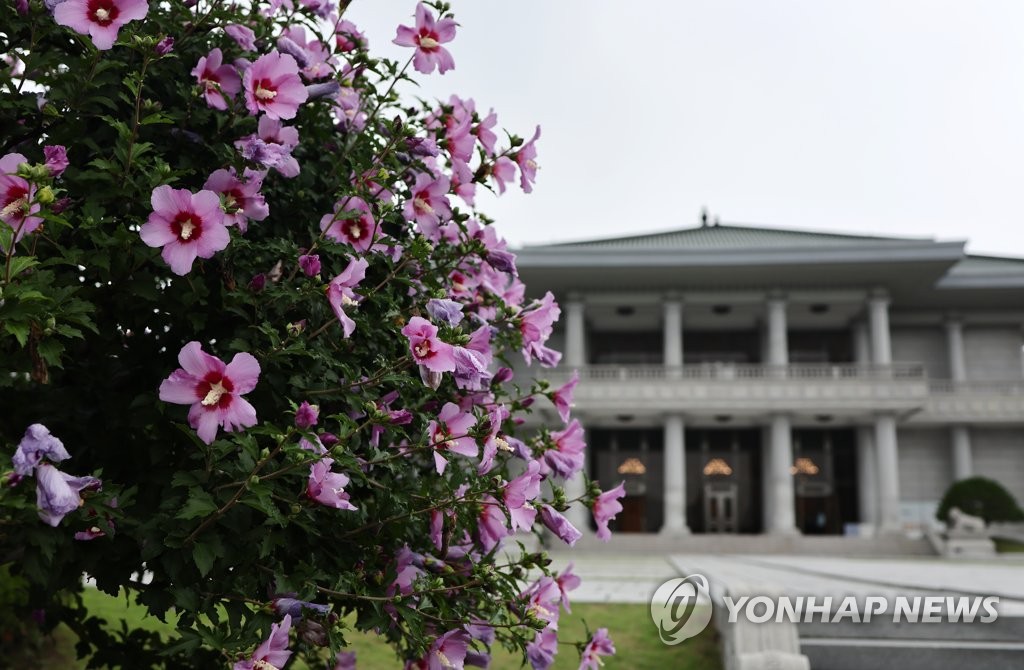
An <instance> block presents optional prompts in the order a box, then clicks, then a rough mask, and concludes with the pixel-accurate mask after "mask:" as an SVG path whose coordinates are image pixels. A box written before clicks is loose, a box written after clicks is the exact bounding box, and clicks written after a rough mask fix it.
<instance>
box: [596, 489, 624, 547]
mask: <svg viewBox="0 0 1024 670" xmlns="http://www.w3.org/2000/svg"><path fill="white" fill-rule="evenodd" d="M625 496H626V488H625V482H620V483H619V485H618V486H616V487H615V488H613V489H611V490H609V491H605V492H604V493H602V494H601V495H599V496H597V498H596V499H594V507H593V511H594V523H596V524H597V537H599V538H600V539H601V540H603V541H605V542H607V541H608V540H610V539H611V537H612V534H611V531H609V530H608V522H609V521H611V520H612V519H614V518H615V517H616V515H618V513H619V512H621V511H622V503H620V502H619V499H620V498H624V497H625Z"/></svg>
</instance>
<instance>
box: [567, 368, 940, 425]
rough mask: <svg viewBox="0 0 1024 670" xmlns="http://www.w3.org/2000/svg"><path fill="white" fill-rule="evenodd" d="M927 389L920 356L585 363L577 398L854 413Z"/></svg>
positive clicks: (895, 406) (611, 408) (625, 406)
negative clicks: (888, 360)
mask: <svg viewBox="0 0 1024 670" xmlns="http://www.w3.org/2000/svg"><path fill="white" fill-rule="evenodd" d="M570 374H571V371H569V370H564V369H563V370H556V371H553V374H551V375H549V378H550V379H551V381H552V383H559V382H560V381H562V380H564V379H568V376H569V375H570ZM929 395H930V389H929V383H928V378H927V374H926V372H925V369H924V366H923V365H921V364H918V363H906V364H904V363H895V364H893V365H887V366H872V365H860V364H856V363H820V364H819V363H813V364H799V363H798V364H791V365H781V366H779V365H760V364H745V363H744V364H732V363H707V364H696V365H683V366H678V367H667V366H662V365H591V366H587V367H585V368H582V369H581V370H580V384H579V386H578V387H577V389H576V395H575V402H576V405H577V407H578V408H579V409H581V410H583V411H586V412H592V413H606V412H607V413H614V414H623V413H634V412H645V411H646V412H651V411H680V410H682V411H685V412H696V413H708V414H729V415H744V414H748V415H750V414H763V413H766V412H795V413H803V414H806V413H816V414H818V413H820V414H834V415H856V414H863V413H866V412H878V411H891V412H901V413H904V412H905V413H910V412H915V411H917V410H920V409H921V408H922V407H924V406H925V404H926V403H927V402H928V399H929Z"/></svg>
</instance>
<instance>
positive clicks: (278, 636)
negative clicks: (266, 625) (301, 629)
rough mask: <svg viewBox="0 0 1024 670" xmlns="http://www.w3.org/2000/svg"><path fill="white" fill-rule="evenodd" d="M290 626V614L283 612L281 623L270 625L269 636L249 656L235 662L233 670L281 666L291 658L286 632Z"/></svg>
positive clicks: (263, 669) (254, 669)
mask: <svg viewBox="0 0 1024 670" xmlns="http://www.w3.org/2000/svg"><path fill="white" fill-rule="evenodd" d="M291 628H292V615H291V614H285V615H284V618H283V619H281V623H275V624H272V625H271V626H270V636H269V637H268V638H267V639H266V640H264V641H263V643H262V644H260V646H258V647H256V651H254V652H252V656H250V657H249V658H247V659H245V660H243V661H238V662H237V663H235V665H234V668H233V670H266V668H268V667H271V668H283V667H284V666H285V664H286V663H287V662H288V659H289V658H291V655H292V652H290V651H288V633H289V632H290V631H291Z"/></svg>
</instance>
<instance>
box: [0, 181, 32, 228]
mask: <svg viewBox="0 0 1024 670" xmlns="http://www.w3.org/2000/svg"><path fill="white" fill-rule="evenodd" d="M26 205H28V189H27V188H25V187H24V186H21V185H20V184H14V185H12V186H10V187H9V188H8V189H7V193H5V194H4V199H3V205H2V206H0V210H2V211H0V216H3V217H5V218H7V217H10V218H13V219H15V220H21V219H22V218H24V216H25V209H26Z"/></svg>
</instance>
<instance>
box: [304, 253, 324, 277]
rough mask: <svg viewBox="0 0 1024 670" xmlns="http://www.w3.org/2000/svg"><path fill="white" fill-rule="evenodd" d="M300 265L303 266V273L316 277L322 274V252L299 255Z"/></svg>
mask: <svg viewBox="0 0 1024 670" xmlns="http://www.w3.org/2000/svg"><path fill="white" fill-rule="evenodd" d="M299 267H300V268H302V274H304V275H306V276H307V277H316V276H317V275H319V274H320V270H321V267H322V266H321V264H320V254H302V255H301V256H299Z"/></svg>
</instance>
